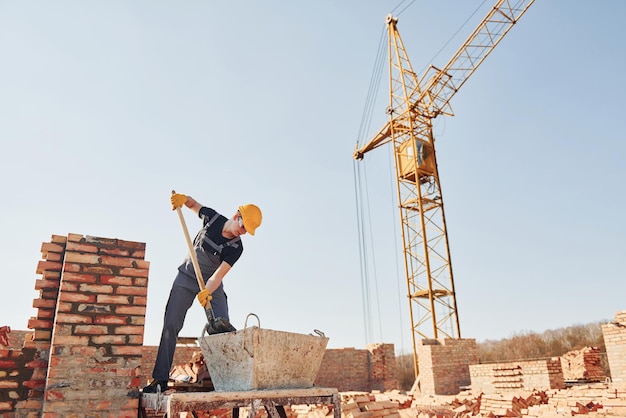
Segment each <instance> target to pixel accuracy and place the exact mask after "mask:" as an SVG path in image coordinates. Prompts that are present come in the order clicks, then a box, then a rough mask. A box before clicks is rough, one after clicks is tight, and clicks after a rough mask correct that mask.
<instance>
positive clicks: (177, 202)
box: [170, 193, 187, 210]
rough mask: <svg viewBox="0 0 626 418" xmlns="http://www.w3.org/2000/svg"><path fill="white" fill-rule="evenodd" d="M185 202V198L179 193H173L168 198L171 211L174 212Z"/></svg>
mask: <svg viewBox="0 0 626 418" xmlns="http://www.w3.org/2000/svg"><path fill="white" fill-rule="evenodd" d="M186 201H187V196H185V195H184V194H180V193H174V194H173V195H172V197H170V202H172V210H176V209H178V208H180V207H182V206H183V205H184V204H185V202H186Z"/></svg>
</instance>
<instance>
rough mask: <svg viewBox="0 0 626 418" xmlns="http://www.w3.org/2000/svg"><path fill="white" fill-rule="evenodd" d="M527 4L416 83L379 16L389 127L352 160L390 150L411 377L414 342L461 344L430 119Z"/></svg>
mask: <svg viewBox="0 0 626 418" xmlns="http://www.w3.org/2000/svg"><path fill="white" fill-rule="evenodd" d="M533 2H534V0H514V1H510V0H499V1H498V2H497V3H496V5H495V6H493V8H492V9H491V10H490V11H489V13H488V14H487V16H485V18H483V20H482V21H481V22H480V24H479V25H478V26H477V27H476V29H475V30H474V32H473V33H472V34H471V35H470V36H469V37H468V38H467V40H466V41H465V43H464V44H463V45H462V46H461V47H460V48H459V50H458V51H457V52H456V53H455V54H454V56H453V57H452V58H451V59H450V61H449V62H448V63H447V64H446V65H445V66H444V67H443V68H442V69H439V68H437V67H434V66H432V65H431V66H430V67H429V68H428V69H427V70H426V71H425V73H424V75H423V76H422V77H418V76H417V74H416V73H415V72H414V71H413V68H412V67H411V63H410V61H409V57H408V56H407V53H406V50H405V48H404V44H403V42H402V39H401V37H400V34H399V32H398V28H397V23H398V19H397V17H394V16H392V15H389V16H387V20H386V23H387V34H388V41H387V42H388V54H389V55H388V60H389V63H388V64H389V88H390V94H389V107H388V108H387V114H388V115H389V120H388V122H387V123H386V124H385V125H384V126H383V128H382V129H381V130H380V131H379V132H378V133H376V134H375V135H374V137H373V138H372V139H371V140H370V141H369V142H367V143H365V144H364V145H362V146H359V145H358V144H357V148H356V150H355V152H354V155H353V157H354V158H355V159H356V160H362V159H363V157H364V154H365V153H367V152H369V151H372V150H374V149H376V148H378V147H380V146H382V145H384V144H386V143H391V145H392V146H393V153H394V165H395V175H396V186H397V193H398V201H399V209H400V221H401V231H402V241H403V245H404V247H403V255H404V257H403V258H404V267H405V273H406V284H407V292H408V299H409V313H410V316H411V329H412V342H413V362H414V366H415V374H416V377H417V375H418V367H417V364H418V363H417V341H418V339H419V338H441V337H448V338H461V330H460V325H459V315H458V312H457V303H456V292H455V289H454V280H453V275H452V265H451V260H450V248H449V245H448V232H447V228H446V219H445V215H444V206H443V198H442V193H441V183H440V179H439V172H438V168H437V159H436V153H435V138H434V136H433V119H435V118H436V117H437V116H439V115H446V116H453V115H454V114H453V112H452V109H451V107H450V99H452V97H453V96H454V95H455V94H456V93H457V92H458V91H459V89H460V88H461V86H463V84H465V82H466V81H467V80H468V78H469V77H470V76H471V75H472V74H473V73H474V71H476V69H477V68H478V66H479V65H480V64H481V63H482V62H483V61H484V59H485V58H486V57H487V56H488V55H489V54H490V53H491V51H493V49H494V48H495V47H496V45H498V43H499V42H500V41H501V40H502V38H504V36H505V35H506V34H507V33H508V32H509V30H510V29H511V28H512V27H513V25H514V24H515V23H517V21H518V20H519V19H520V17H521V16H522V15H523V14H524V13H525V12H526V10H528V8H529V7H530V6H531V5H532V4H533Z"/></svg>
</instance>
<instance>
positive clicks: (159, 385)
mask: <svg viewBox="0 0 626 418" xmlns="http://www.w3.org/2000/svg"><path fill="white" fill-rule="evenodd" d="M167 389H168V388H167V380H153V381H152V382H151V383H150V384H149V385H148V386H145V387H144V388H143V393H157V392H161V393H163V392H165V391H166V390H167Z"/></svg>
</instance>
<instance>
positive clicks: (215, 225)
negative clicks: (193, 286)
mask: <svg viewBox="0 0 626 418" xmlns="http://www.w3.org/2000/svg"><path fill="white" fill-rule="evenodd" d="M198 216H199V217H200V219H202V229H200V231H199V232H198V233H197V234H196V237H195V238H194V242H193V245H194V250H195V252H196V256H197V258H198V264H200V269H201V270H202V277H203V279H204V280H205V281H206V280H208V278H209V277H211V275H212V274H213V273H214V272H215V270H216V269H217V268H218V267H219V265H220V264H221V262H222V261H224V262H226V263H228V264H229V265H230V266H231V267H232V266H233V265H234V264H235V263H236V262H237V260H239V257H241V254H242V253H243V243H242V242H241V239H239V238H236V239H232V238H226V237H224V236H223V235H222V229H224V224H225V223H226V221H227V220H228V219H227V218H226V217H225V216H223V215H221V214H219V213H217V212H216V211H215V210H213V209H211V208H208V207H204V206H203V207H202V208H201V209H200V211H199V213H198ZM211 221H212V222H211ZM179 270H180V271H182V272H184V273H187V274H189V275H192V276H195V274H194V268H193V263H192V261H191V257H189V255H187V257H186V258H185V262H184V263H183V264H182V265H181V266H180V267H179Z"/></svg>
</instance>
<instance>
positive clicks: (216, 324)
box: [172, 190, 237, 335]
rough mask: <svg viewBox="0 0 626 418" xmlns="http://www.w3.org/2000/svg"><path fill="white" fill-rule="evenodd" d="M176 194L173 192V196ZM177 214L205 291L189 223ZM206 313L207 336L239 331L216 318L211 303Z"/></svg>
mask: <svg viewBox="0 0 626 418" xmlns="http://www.w3.org/2000/svg"><path fill="white" fill-rule="evenodd" d="M174 193H176V192H175V191H174V190H172V194H174ZM176 212H177V213H178V219H180V224H181V225H182V227H183V232H184V234H185V240H186V241H187V247H189V255H190V256H191V262H192V263H193V269H194V270H195V272H196V279H198V286H200V290H204V289H205V285H204V279H203V278H202V271H201V270H200V264H198V257H196V251H195V250H194V248H193V243H192V242H191V237H190V236H189V230H188V229H187V223H186V222H185V218H184V217H183V212H182V211H181V210H180V208H176ZM204 313H205V314H206V318H207V320H208V323H207V324H206V326H205V328H204V330H205V331H206V333H207V334H209V335H211V334H221V333H224V332H232V331H237V329H236V328H235V327H234V326H232V324H231V323H230V322H229V321H228V319H226V318H223V317H219V318H215V315H214V314H213V307H212V306H211V301H208V302H207V306H206V307H205V308H204Z"/></svg>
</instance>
